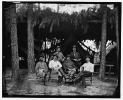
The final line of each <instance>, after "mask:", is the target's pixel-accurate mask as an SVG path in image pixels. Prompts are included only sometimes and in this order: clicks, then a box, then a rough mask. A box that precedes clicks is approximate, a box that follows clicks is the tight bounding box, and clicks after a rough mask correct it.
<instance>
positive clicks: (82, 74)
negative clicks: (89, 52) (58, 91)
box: [74, 71, 92, 87]
mask: <svg viewBox="0 0 123 100" xmlns="http://www.w3.org/2000/svg"><path fill="white" fill-rule="evenodd" d="M91 75H92V73H90V72H88V71H83V72H80V73H79V74H78V75H77V76H76V78H75V79H74V84H77V83H79V82H81V81H82V85H83V86H84V87H86V82H85V77H88V76H91Z"/></svg>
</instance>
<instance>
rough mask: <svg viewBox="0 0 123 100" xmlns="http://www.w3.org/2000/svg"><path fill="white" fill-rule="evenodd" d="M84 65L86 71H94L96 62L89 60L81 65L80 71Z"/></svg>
mask: <svg viewBox="0 0 123 100" xmlns="http://www.w3.org/2000/svg"><path fill="white" fill-rule="evenodd" d="M82 67H83V68H84V71H89V72H94V64H92V63H90V62H88V63H84V64H83V65H82V66H81V67H80V71H82Z"/></svg>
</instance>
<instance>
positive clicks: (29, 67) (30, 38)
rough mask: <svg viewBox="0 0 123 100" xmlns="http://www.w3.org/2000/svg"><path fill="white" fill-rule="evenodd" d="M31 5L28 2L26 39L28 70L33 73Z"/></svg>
mask: <svg viewBox="0 0 123 100" xmlns="http://www.w3.org/2000/svg"><path fill="white" fill-rule="evenodd" d="M32 8H33V5H32V4H28V19H27V28H28V32H27V36H28V37H27V38H28V39H27V41H28V72H29V73H33V72H34V67H35V60H34V34H33V27H32V11H33V9H32Z"/></svg>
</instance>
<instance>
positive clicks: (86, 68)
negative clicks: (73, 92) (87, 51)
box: [74, 56, 94, 88]
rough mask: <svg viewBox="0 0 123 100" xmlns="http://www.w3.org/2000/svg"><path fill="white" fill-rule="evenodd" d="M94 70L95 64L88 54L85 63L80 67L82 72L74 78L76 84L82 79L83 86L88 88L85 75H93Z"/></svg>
mask: <svg viewBox="0 0 123 100" xmlns="http://www.w3.org/2000/svg"><path fill="white" fill-rule="evenodd" d="M93 72H94V64H92V63H91V62H90V57H89V56H86V63H84V64H83V65H82V66H81V67H80V73H79V74H78V75H77V77H76V78H75V79H74V84H76V83H78V82H80V81H82V83H83V86H84V87H85V88H86V82H85V77H86V76H92V73H93Z"/></svg>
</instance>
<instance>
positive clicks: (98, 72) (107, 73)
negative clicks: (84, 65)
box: [93, 72, 114, 74]
mask: <svg viewBox="0 0 123 100" xmlns="http://www.w3.org/2000/svg"><path fill="white" fill-rule="evenodd" d="M93 73H94V74H96V73H99V72H93ZM105 74H114V72H110V73H109V72H105Z"/></svg>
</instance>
